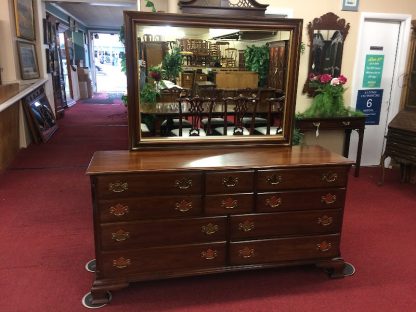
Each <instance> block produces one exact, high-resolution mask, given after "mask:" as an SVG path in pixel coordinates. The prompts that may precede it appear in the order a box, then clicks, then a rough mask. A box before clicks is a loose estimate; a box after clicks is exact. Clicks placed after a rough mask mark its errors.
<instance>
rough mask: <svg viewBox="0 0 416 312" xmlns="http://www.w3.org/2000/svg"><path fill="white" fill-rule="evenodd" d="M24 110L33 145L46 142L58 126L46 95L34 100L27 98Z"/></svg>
mask: <svg viewBox="0 0 416 312" xmlns="http://www.w3.org/2000/svg"><path fill="white" fill-rule="evenodd" d="M24 110H25V114H26V116H27V118H28V123H29V127H30V131H31V134H32V137H33V139H34V141H35V143H39V142H41V141H42V142H46V141H48V140H49V139H50V137H51V136H52V134H53V133H54V132H55V131H56V130H57V128H58V125H57V123H56V119H55V115H54V114H53V112H52V108H51V106H50V105H49V101H48V99H47V97H46V95H45V94H41V95H40V96H37V97H35V98H32V97H31V96H28V97H27V98H26V100H25V106H24Z"/></svg>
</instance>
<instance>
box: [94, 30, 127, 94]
mask: <svg viewBox="0 0 416 312" xmlns="http://www.w3.org/2000/svg"><path fill="white" fill-rule="evenodd" d="M91 37H92V40H91V42H92V44H91V46H92V49H91V51H92V54H93V55H92V60H93V62H94V66H93V71H94V73H93V77H94V79H95V87H96V92H97V93H117V94H124V93H126V91H127V78H126V74H125V73H124V72H123V71H122V60H123V58H124V53H125V52H124V45H123V43H121V42H120V36H119V35H118V34H114V33H98V32H96V33H93V34H92V36H91Z"/></svg>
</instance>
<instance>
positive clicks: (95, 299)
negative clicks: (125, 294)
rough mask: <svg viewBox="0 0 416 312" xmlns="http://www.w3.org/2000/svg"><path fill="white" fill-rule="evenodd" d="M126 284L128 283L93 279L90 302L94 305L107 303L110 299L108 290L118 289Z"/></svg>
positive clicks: (126, 285)
mask: <svg viewBox="0 0 416 312" xmlns="http://www.w3.org/2000/svg"><path fill="white" fill-rule="evenodd" d="M128 286H129V283H105V282H101V281H95V282H94V283H93V286H92V287H91V303H92V304H94V305H100V304H107V303H109V302H110V301H111V299H112V296H111V293H110V290H119V289H123V288H126V287H128ZM87 295H88V294H87Z"/></svg>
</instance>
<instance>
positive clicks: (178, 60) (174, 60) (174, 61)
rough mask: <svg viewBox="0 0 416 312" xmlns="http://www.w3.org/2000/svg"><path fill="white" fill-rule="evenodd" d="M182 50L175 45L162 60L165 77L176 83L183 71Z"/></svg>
mask: <svg viewBox="0 0 416 312" xmlns="http://www.w3.org/2000/svg"><path fill="white" fill-rule="evenodd" d="M180 52H181V50H180V49H179V48H178V47H175V48H173V49H172V50H170V52H169V53H167V54H166V55H165V57H164V58H163V61H162V71H163V77H164V78H165V79H167V80H170V81H172V82H174V83H176V78H177V77H178V76H179V74H180V73H181V71H182V55H181V54H180Z"/></svg>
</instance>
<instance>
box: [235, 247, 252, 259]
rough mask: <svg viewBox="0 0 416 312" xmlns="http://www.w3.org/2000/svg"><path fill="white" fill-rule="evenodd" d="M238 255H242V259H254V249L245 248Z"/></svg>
mask: <svg viewBox="0 0 416 312" xmlns="http://www.w3.org/2000/svg"><path fill="white" fill-rule="evenodd" d="M238 254H239V255H240V257H242V258H244V259H248V258H252V257H254V249H253V248H249V247H244V248H243V249H240V250H239V251H238Z"/></svg>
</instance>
